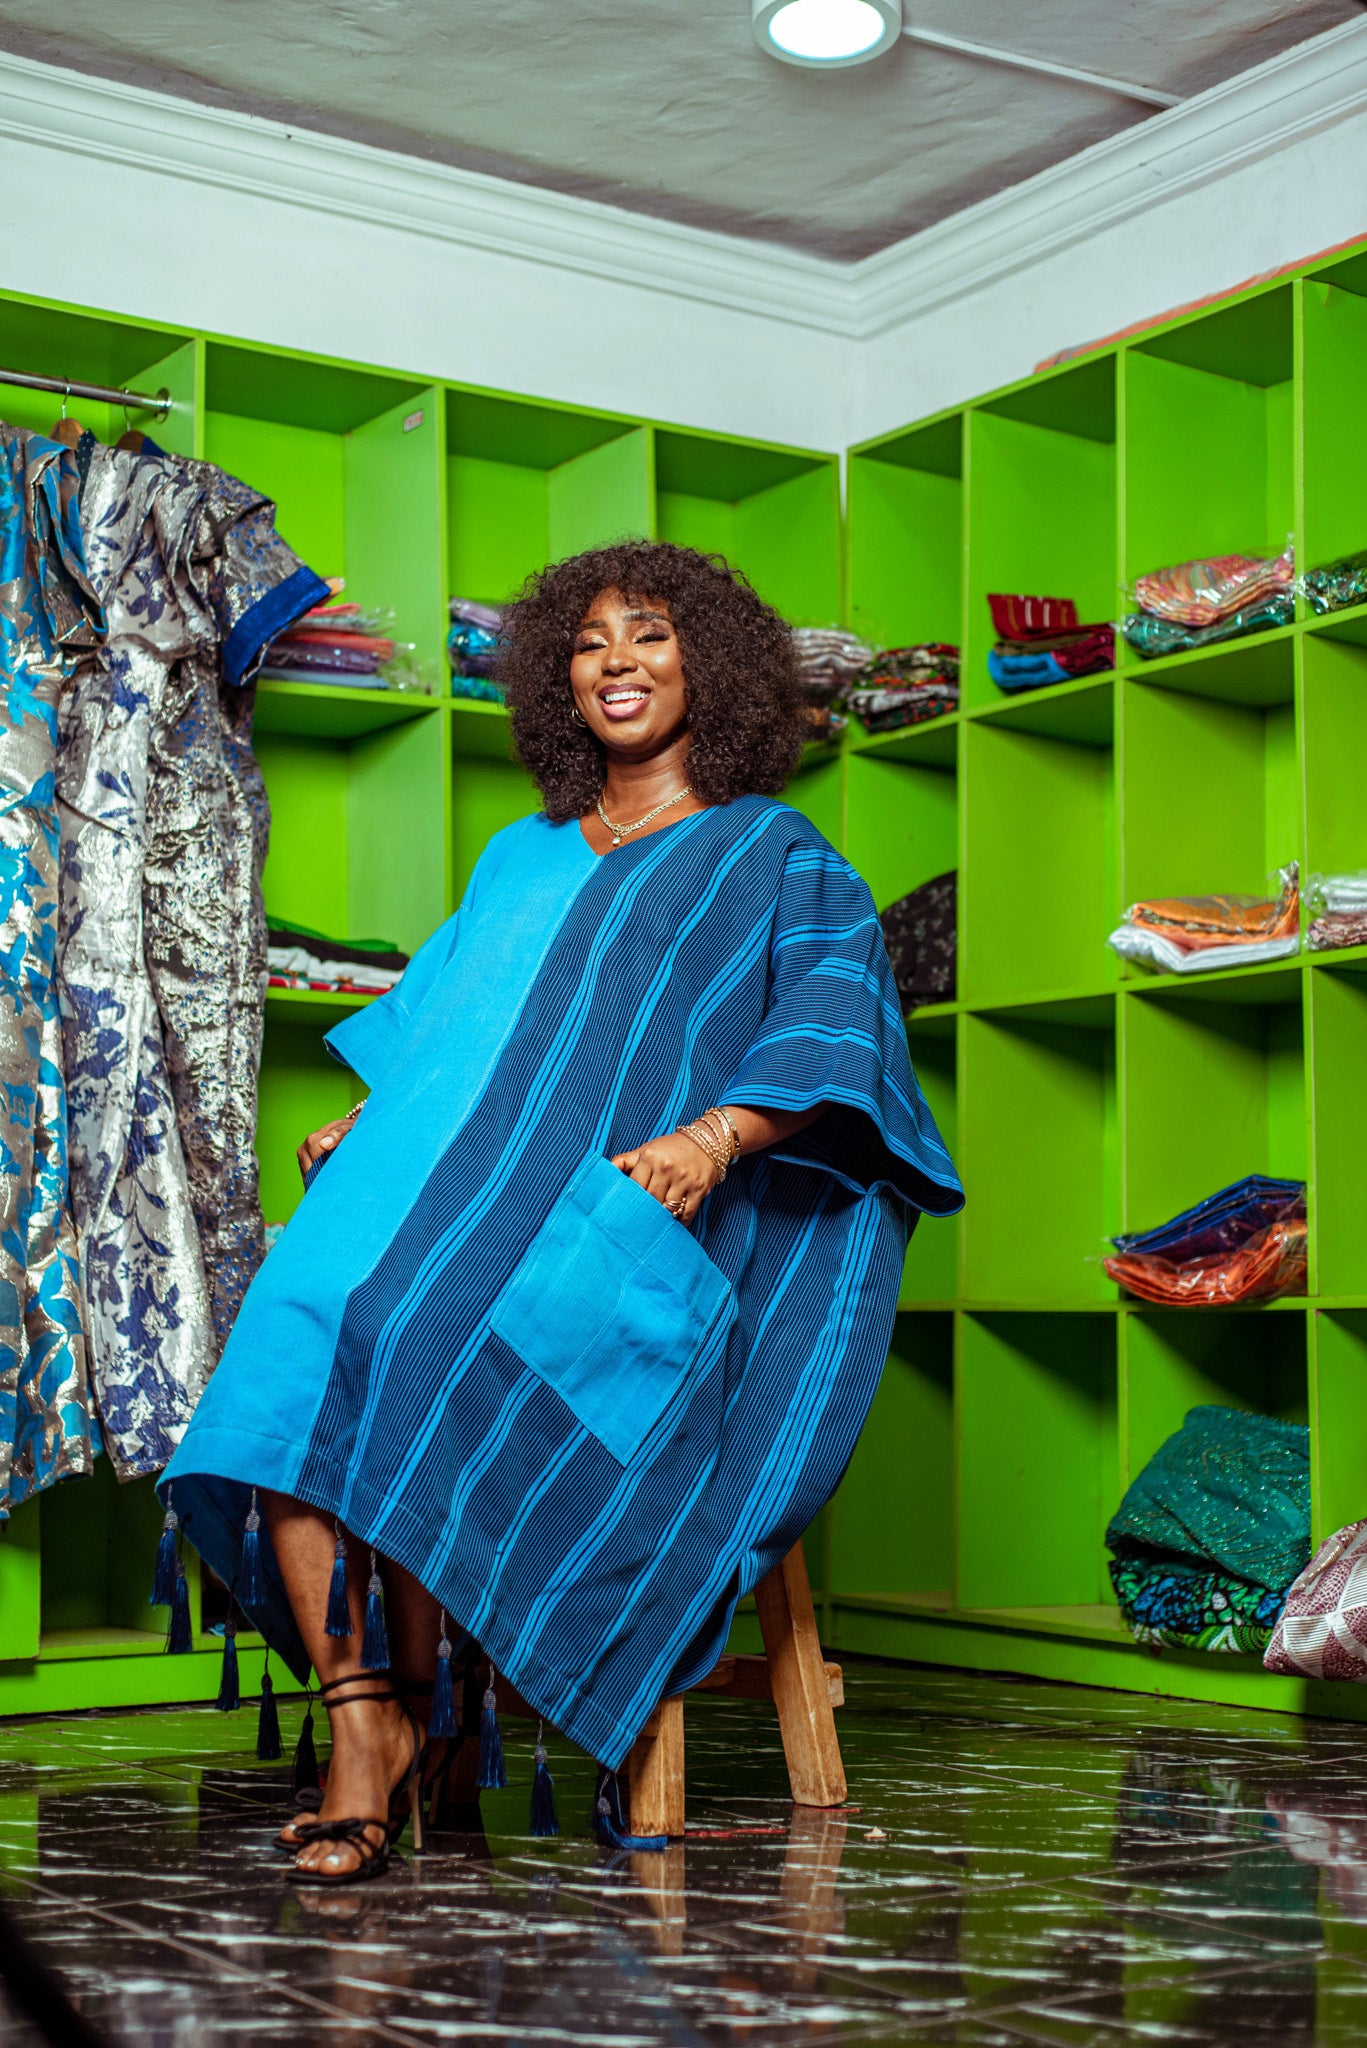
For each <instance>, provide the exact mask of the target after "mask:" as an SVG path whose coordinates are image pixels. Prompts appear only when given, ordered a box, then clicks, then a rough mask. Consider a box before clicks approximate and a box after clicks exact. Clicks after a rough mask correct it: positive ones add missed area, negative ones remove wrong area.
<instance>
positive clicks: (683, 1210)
mask: <svg viewBox="0 0 1367 2048" xmlns="http://www.w3.org/2000/svg"><path fill="white" fill-rule="evenodd" d="M612 1163H613V1165H614V1166H618V1167H620V1168H621V1170H622V1172H623V1173H625V1174H627V1175H628V1176H629V1177H630V1178H631V1179H632V1180H634V1181H635V1182H636V1183H637V1185H638V1186H640V1187H643V1188H644V1189H645V1191H646V1193H647V1194H648V1195H654V1197H655V1199H656V1201H657V1202H663V1204H664V1206H665V1208H666V1209H668V1210H669V1212H670V1214H671V1216H677V1217H678V1219H679V1221H680V1223H691V1222H692V1221H693V1218H694V1217H695V1216H696V1215H697V1213H698V1211H699V1209H700V1208H701V1207H702V1204H703V1202H704V1200H705V1198H706V1197H707V1196H708V1195H709V1194H711V1192H712V1190H713V1188H714V1187H715V1186H716V1185H717V1182H718V1181H719V1180H720V1178H721V1175H720V1174H719V1172H718V1171H717V1168H716V1167H715V1166H714V1165H713V1163H712V1161H711V1160H710V1159H709V1158H708V1156H707V1154H706V1153H705V1152H704V1151H703V1149H702V1147H701V1145H695V1144H694V1143H693V1140H692V1139H691V1138H685V1137H684V1136H683V1135H682V1134H681V1133H680V1132H678V1131H671V1132H670V1134H669V1136H668V1137H667V1138H652V1139H651V1140H650V1142H649V1144H646V1145H638V1146H637V1147H636V1149H635V1151H634V1152H619V1153H618V1154H617V1156H616V1158H615V1159H614V1160H613V1162H612Z"/></svg>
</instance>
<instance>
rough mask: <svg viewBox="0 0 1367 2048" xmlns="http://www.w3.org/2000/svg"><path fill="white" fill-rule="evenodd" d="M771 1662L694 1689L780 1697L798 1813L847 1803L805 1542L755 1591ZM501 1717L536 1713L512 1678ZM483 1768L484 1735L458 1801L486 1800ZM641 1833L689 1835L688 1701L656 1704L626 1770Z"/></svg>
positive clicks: (734, 1661) (834, 1695)
mask: <svg viewBox="0 0 1367 2048" xmlns="http://www.w3.org/2000/svg"><path fill="white" fill-rule="evenodd" d="M755 1606H756V1607H757V1609H758V1610H759V1625H760V1632H761V1634H762V1635H763V1637H764V1651H765V1654H764V1655H763V1656H762V1657H732V1656H726V1657H723V1658H722V1659H721V1662H720V1663H719V1664H718V1665H717V1666H716V1667H715V1669H714V1670H712V1671H710V1672H709V1673H708V1675H707V1677H706V1678H704V1679H702V1680H701V1681H700V1682H699V1683H698V1684H697V1685H695V1686H693V1687H692V1688H691V1690H692V1691H694V1692H710V1693H722V1694H725V1695H726V1696H728V1697H729V1698H731V1699H737V1700H772V1701H773V1703H774V1705H775V1707H776V1708H777V1710H778V1727H779V1734H780V1735H781V1736H782V1738H783V1754H784V1757H785V1759H786V1761H787V1765H788V1783H789V1785H790V1786H791V1787H792V1794H793V1801H794V1804H795V1805H797V1806H840V1805H841V1804H843V1802H844V1798H845V1767H844V1765H843V1764H842V1763H841V1761H840V1743H839V1740H838V1739H837V1736H836V1732H835V1713H834V1709H835V1708H836V1707H840V1706H843V1705H844V1703H845V1687H844V1682H843V1679H842V1676H841V1670H840V1666H839V1665H838V1664H827V1663H825V1662H824V1661H823V1659H822V1655H821V1640H820V1637H819V1636H818V1635H817V1632H816V1614H815V1612H814V1610H813V1607H812V1588H811V1582H810V1581H809V1579H808V1577H807V1560H806V1557H805V1555H804V1554H803V1549H802V1545H801V1544H800V1543H795V1544H794V1545H793V1547H792V1549H791V1550H790V1551H789V1552H788V1555H787V1556H786V1557H785V1558H784V1560H783V1562H782V1563H781V1564H777V1565H775V1566H774V1569H773V1570H772V1571H771V1572H770V1573H769V1574H768V1576H767V1577H766V1578H763V1579H761V1580H760V1582H759V1584H758V1585H757V1586H756V1588H755ZM496 1691H497V1696H498V1706H499V1712H500V1713H513V1714H524V1715H529V1716H530V1718H531V1719H532V1720H536V1719H537V1715H536V1712H535V1710H534V1709H533V1708H531V1707H529V1706H528V1705H527V1703H526V1701H525V1700H524V1699H523V1698H522V1697H521V1695H520V1694H519V1693H518V1692H517V1691H516V1690H515V1688H514V1687H513V1686H512V1685H511V1684H510V1683H509V1681H508V1680H507V1679H506V1678H504V1677H503V1675H502V1673H500V1674H499V1675H498V1678H497V1681H496ZM478 1764H479V1741H478V1737H477V1736H472V1737H470V1738H469V1739H468V1740H467V1741H464V1742H462V1744H461V1746H460V1752H459V1755H458V1756H457V1759H456V1763H455V1767H454V1770H453V1773H452V1793H453V1796H454V1797H455V1798H456V1799H457V1800H461V1799H470V1800H477V1799H478V1797H479V1794H478V1792H477V1790H476V1789H475V1787H476V1772H477V1769H478ZM623 1770H624V1775H625V1778H626V1784H627V1792H628V1798H629V1803H630V1811H631V1829H632V1833H633V1834H637V1835H682V1833H683V1832H684V1810H685V1801H684V1724H683V1695H682V1694H675V1696H674V1697H673V1698H671V1699H664V1700H661V1701H660V1704H659V1705H658V1706H657V1707H656V1709H655V1711H654V1713H653V1714H652V1715H651V1717H650V1719H649V1720H648V1721H647V1722H646V1725H645V1727H644V1728H643V1729H642V1730H641V1733H640V1735H639V1736H638V1737H637V1739H636V1743H635V1745H634V1747H633V1748H632V1751H631V1754H630V1756H629V1757H628V1758H627V1761H626V1764H625V1765H624V1767H623Z"/></svg>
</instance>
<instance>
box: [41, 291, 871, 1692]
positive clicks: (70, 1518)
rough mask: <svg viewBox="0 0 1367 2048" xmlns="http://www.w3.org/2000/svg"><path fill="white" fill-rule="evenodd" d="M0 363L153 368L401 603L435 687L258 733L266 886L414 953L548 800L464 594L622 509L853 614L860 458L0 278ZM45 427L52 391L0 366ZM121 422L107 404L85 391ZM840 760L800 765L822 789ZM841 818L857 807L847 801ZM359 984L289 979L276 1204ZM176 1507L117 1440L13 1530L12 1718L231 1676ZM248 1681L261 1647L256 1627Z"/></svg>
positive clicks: (323, 695) (314, 1113) (92, 369)
mask: <svg viewBox="0 0 1367 2048" xmlns="http://www.w3.org/2000/svg"><path fill="white" fill-rule="evenodd" d="M0 362H4V363H5V364H7V365H9V366H12V367H15V368H18V369H24V370H32V371H37V372H39V373H43V374H49V375H59V376H69V377H71V378H73V379H81V380H88V381H92V382H100V383H105V384H112V385H117V386H120V387H123V388H131V389H134V390H138V391H145V392H155V391H157V390H158V389H159V388H161V387H162V386H165V387H166V388H167V389H168V390H169V391H170V393H171V395H172V398H173V401H174V404H173V410H172V412H171V415H170V417H169V418H168V419H167V420H165V421H163V422H160V423H157V424H155V425H154V424H152V422H150V421H148V420H139V419H138V418H137V417H134V418H133V420H132V424H134V425H144V426H146V427H147V428H148V429H149V431H150V432H151V433H152V434H153V437H154V439H155V440H156V441H157V442H159V443H160V445H161V446H163V447H166V448H169V449H172V450H174V451H176V452H178V453H182V454H187V455H201V456H206V457H207V458H208V459H210V460H211V461H214V462H217V463H219V464H221V465H222V466H223V467H224V468H226V469H228V470H231V471H232V472H233V473H234V474H236V475H238V476H241V477H243V478H244V479H245V480H247V481H248V482H250V483H252V484H253V485H255V486H256V487H258V488H259V489H261V490H263V491H266V492H268V493H269V494H270V496H271V497H273V498H274V499H275V501H276V504H277V507H278V524H279V527H280V531H281V532H282V533H283V534H284V535H285V537H286V538H287V539H288V540H289V541H290V542H291V544H292V545H293V546H294V547H295V548H296V549H297V550H298V551H299V553H300V554H302V555H303V556H304V557H305V558H306V559H307V560H308V561H309V562H310V564H311V565H312V566H313V567H315V568H316V569H318V570H319V571H320V573H322V574H323V575H329V576H330V575H341V576H345V577H346V579H347V591H348V595H349V596H354V597H356V598H359V599H360V600H361V601H362V602H363V603H365V604H370V605H383V606H387V607H389V608H390V609H391V610H392V611H393V613H394V615H395V631H396V634H397V636H398V638H400V639H401V640H404V641H409V642H411V643H412V644H413V645H414V647H415V649H416V659H417V661H418V664H419V667H420V669H421V672H422V674H423V677H424V679H425V680H426V682H427V683H428V684H429V686H430V687H431V690H432V692H433V694H431V695H427V696H424V695H421V694H418V693H413V694H407V693H404V694H399V693H395V692H391V691H387V690H354V689H338V688H329V687H326V686H323V685H318V684H309V683H294V682H288V683H285V682H276V681H270V680H266V681H263V682H262V683H261V684H260V686H259V689H258V696H257V713H256V722H255V736H254V738H255V747H256V751H257V754H258V757H259V759H260V761H261V764H262V768H263V771H264V773H265V778H266V784H267V788H268V790H269V793H270V798H271V807H272V813H273V823H272V828H271V844H270V855H269V859H268V862H267V866H266V876H265V890H266V902H267V906H268V908H269V909H270V910H271V911H272V912H275V913H278V914H279V915H281V916H283V917H288V918H294V919H297V920H299V921H300V922H302V923H304V924H307V925H311V926H313V927H314V928H316V929H319V930H323V931H332V932H336V933H337V934H339V935H353V936H357V937H367V936H372V935H376V934H378V935H382V936H387V937H391V938H393V939H394V940H396V941H397V942H398V943H399V944H400V945H401V946H403V947H404V948H405V949H407V950H408V951H413V950H414V949H415V948H416V947H418V946H419V945H420V944H421V943H422V941H423V940H424V939H425V938H427V936H428V935H429V933H431V932H432V931H433V930H434V929H435V928H436V926H437V925H439V924H440V923H441V922H442V920H443V919H444V918H445V917H447V916H448V915H449V914H450V912H451V911H452V910H453V909H454V908H455V905H456V904H457V902H458V901H459V900H460V896H461V894H462V893H463V890H464V887H465V883H466V880H467V879H468V876H469V873H470V870H471V868H472V867H473V865H474V863H475V860H476V859H477V858H478V856H479V853H480V851H481V850H482V848H483V846H484V844H485V842H486V841H487V839H488V838H489V835H490V834H491V833H492V832H494V831H496V830H497V829H498V828H499V827H500V826H502V825H505V824H507V823H509V822H510V821H511V820H512V819H514V818H517V817H521V816H523V815H524V814H526V813H528V812H530V811H532V810H534V809H535V808H536V807H537V798H536V794H535V791H534V789H533V787H532V785H531V783H530V781H529V780H528V778H527V777H526V775H524V773H523V771H522V769H521V767H520V766H519V765H518V764H517V763H516V761H514V760H513V758H512V756H511V752H510V748H509V734H508V720H507V717H506V714H505V713H504V712H503V711H502V710H501V709H500V708H499V707H498V706H494V705H489V704H483V703H475V702H470V701H464V700H461V699H454V698H451V697H449V696H447V695H444V694H440V693H442V692H444V691H445V689H446V685H447V670H446V661H445V639H446V628H447V600H448V598H449V597H450V596H451V595H453V594H459V595H461V596H464V597H472V598H479V599H484V600H488V601H493V602H498V601H500V600H502V599H505V598H506V597H508V596H509V595H510V594H511V593H512V592H514V591H515V590H516V589H517V588H518V586H519V585H520V584H521V583H522V582H523V580H524V579H525V578H526V577H527V576H528V575H529V574H530V573H531V572H532V571H533V570H536V569H538V568H540V567H541V566H542V565H543V564H544V563H545V562H546V561H547V560H549V559H552V558H554V557H557V556H561V555H565V554H570V553H573V552H575V551H576V550H578V549H581V548H586V547H592V546H595V545H600V544H603V543H606V542H609V541H612V540H616V539H620V538H622V537H624V536H627V535H647V536H654V537H662V538H667V539H672V540H679V541H684V542H688V543H690V544H693V545H697V546H703V547H707V548H721V549H723V550H725V552H726V553H728V554H729V555H730V556H731V558H732V559H733V560H734V561H736V562H738V563H739V564H740V565H741V566H742V567H743V568H744V569H745V570H746V572H747V573H748V574H749V576H750V577H751V578H752V580H753V581H754V583H755V584H756V586H757V587H758V588H759V589H760V590H761V592H763V594H764V595H765V596H766V597H768V598H770V599H771V601H772V602H774V603H775V604H777V605H779V606H780V607H781V608H782V609H783V610H784V611H785V613H786V614H787V615H788V616H789V617H791V618H792V619H793V620H794V621H795V622H798V623H810V624H824V623H829V622H830V621H831V620H833V619H834V618H836V617H837V616H838V615H839V611H840V560H841V555H840V490H839V463H838V458H837V457H836V456H834V455H831V454H822V453H817V452H813V451H810V450H805V449H794V448H776V447H770V446H768V445H765V444H762V443H759V442H751V441H745V440H737V439H727V438H724V437H721V436H717V435H711V434H703V433H695V432H692V431H689V430H685V429H683V428H679V427H674V426H669V425H661V424H659V423H657V422H655V421H650V420H640V419H629V418H623V417H618V416H614V415H611V414H606V413H599V412H593V411H587V410H582V409H575V408H573V407H568V406H563V405H557V404H552V403H546V402H542V401H539V400H537V399H534V398H526V397H519V396H515V395H512V394H507V393H501V392H494V391H484V390H475V389H470V388H466V387H462V386H459V385H454V384H450V383H446V382H442V381H436V380H433V379H432V378H430V377H424V376H421V375H415V374H410V373H405V372H403V371H397V370H388V369H376V368H370V367H367V366H365V365H360V364H354V363H344V362H334V361H329V360H325V359H323V358H320V357H316V356H304V355H300V354H296V353H293V352H291V351H289V350H283V349H269V348H261V347H257V346H254V345H251V344H248V343H244V342H240V341H236V340H234V339H232V338H230V337H224V336H219V335H204V334H191V333H186V332H184V331H178V330H175V329H173V328H168V327H162V326H158V325H151V324H146V323H139V322H135V321H130V320H125V319H121V318H119V317H117V316H115V315H112V314H104V313H100V312H95V311H89V310H85V309H82V308H79V307H70V306H58V305H52V304H49V303H45V302H42V301H38V300H33V299H26V298H21V297H14V296H10V297H0ZM0 406H3V407H4V409H5V412H6V415H7V417H9V418H10V419H12V420H14V421H15V422H16V423H18V424H20V425H24V426H29V427H34V428H36V429H38V430H39V431H40V432H48V431H50V429H51V427H52V424H53V420H54V417H55V416H56V412H57V410H58V402H57V401H56V400H54V399H52V398H48V397H44V396H41V395H39V394H34V393H25V392H22V391H19V390H15V389H11V388H9V387H0ZM71 410H72V411H73V412H76V413H78V414H79V417H80V418H81V420H82V423H83V424H84V425H87V426H89V427H91V428H93V429H94V431H95V432H96V433H97V434H98V435H99V436H100V438H101V439H102V440H107V441H113V440H115V439H117V437H118V435H119V434H120V433H121V432H122V431H123V427H124V424H125V422H124V419H123V417H122V415H121V413H120V412H119V411H118V410H117V409H114V408H109V407H101V406H93V407H92V406H84V405H82V406H80V407H77V406H75V405H73V406H72V408H71ZM829 765H830V764H828V763H825V762H818V764H817V766H816V767H815V768H813V769H812V770H811V771H810V772H809V773H807V774H805V775H804V776H803V777H802V778H801V785H802V789H803V790H804V791H806V792H807V793H808V794H809V795H810V796H811V797H813V798H820V797H821V796H822V792H823V791H824V789H825V786H826V785H825V782H824V781H823V776H824V774H825V770H826V769H827V767H829ZM831 822H832V825H833V828H838V822H839V821H838V819H833V820H832V821H831ZM359 1000H360V999H358V998H355V997H346V996H333V995H314V994H309V993H306V992H300V991H295V990H273V991H271V993H270V994H269V996H268V998H267V1002H266V1032H265V1050H264V1055H263V1061H262V1072H261V1104H260V1124H259V1136H258V1152H259V1155H260V1160H261V1180H262V1199H263V1206H264V1208H265V1212H266V1215H267V1218H268V1219H269V1220H271V1221H283V1220H284V1219H286V1218H287V1217H288V1216H289V1215H290V1213H291V1212H292V1210H293V1208H294V1206H295V1204H296V1202H297V1201H298V1199H299V1192H300V1190H299V1176H298V1169H297V1167H296V1165H295V1157H294V1154H295V1147H296V1145H297V1144H298V1142H299V1139H300V1137H301V1136H302V1135H303V1134H304V1133H305V1132H306V1131H309V1130H312V1129H314V1128H315V1127H316V1126H317V1125H318V1124H320V1123H322V1122H323V1121H325V1120H326V1119H327V1118H329V1117H334V1116H338V1115H340V1114H342V1113H343V1112H344V1111H345V1110H346V1109H347V1108H349V1107H350V1104H351V1102H352V1100H353V1099H354V1093H355V1084H354V1082H353V1080H352V1077H351V1076H350V1075H349V1074H348V1073H347V1072H346V1071H345V1069H344V1068H342V1067H341V1066H339V1065H338V1064H337V1062H336V1061H335V1060H334V1059H332V1058H331V1056H330V1055H329V1054H328V1052H327V1051H326V1049H325V1047H324V1045H323V1033H324V1031H326V1029H327V1028H328V1026H329V1025H331V1024H333V1023H335V1022H337V1021H338V1019H339V1018H340V1017H342V1016H344V1015H345V1014H346V1013H347V1012H348V1010H350V1009H353V1008H355V1007H356V1005H357V1002H358V1001H359ZM159 1527H160V1514H159V1511H158V1508H157V1504H156V1500H155V1497H154V1494H153V1491H152V1487H151V1485H150V1483H140V1484H135V1485H132V1486H126V1487H119V1486H116V1485H114V1484H113V1483H112V1475H111V1473H110V1472H109V1470H108V1467H107V1466H105V1465H103V1464H102V1465H101V1467H100V1469H99V1470H98V1471H97V1473H96V1476H95V1478H94V1479H92V1480H84V1481H79V1482H73V1483H71V1484H69V1485H63V1486H59V1487H57V1488H55V1489H53V1490H52V1491H50V1492H48V1493H47V1494H45V1495H43V1496H42V1497H41V1498H40V1499H39V1500H38V1501H36V1502H34V1503H31V1504H26V1505H25V1506H24V1507H22V1508H20V1509H18V1510H17V1511H16V1512H15V1513H14V1515H13V1516H12V1517H11V1519H10V1521H9V1523H8V1525H7V1526H6V1527H5V1529H4V1532H3V1534H0V1714H9V1713H26V1712H52V1711H61V1710H70V1709H73V1708H79V1707H96V1706H99V1707H105V1706H133V1705H150V1704H157V1703H162V1702H180V1701H199V1700H205V1699H212V1697H213V1696H214V1692H215V1690H216V1687H217V1668H218V1657H219V1643H218V1640H217V1639H216V1638H215V1637H214V1636H213V1635H212V1634H211V1633H209V1630H210V1627H211V1625H212V1623H213V1622H214V1621H215V1620H221V1618H222V1614H223V1611H224V1601H225V1595H224V1593H223V1589H222V1588H221V1587H217V1586H215V1585H213V1584H212V1583H210V1582H206V1583H203V1584H201V1582H200V1578H199V1575H198V1568H197V1565H196V1563H195V1560H194V1558H193V1554H192V1553H190V1552H187V1562H188V1565H189V1569H190V1573H191V1600H192V1613H193V1616H194V1619H195V1622H196V1628H197V1634H196V1649H195V1652H194V1653H193V1654H192V1655H190V1656H185V1657H176V1658H167V1657H164V1656H162V1655H160V1654H159V1652H161V1650H162V1648H163V1637H164V1632H165V1624H166V1615H165V1610H163V1609H154V1608H151V1607H149V1606H148V1604H147V1593H148V1588H149V1584H150V1578H149V1570H150V1564H151V1560H152V1556H153V1552H154V1549H155V1544H156V1537H157V1532H158V1530H159ZM239 1643H240V1649H241V1654H242V1656H243V1658H244V1668H243V1686H244V1690H245V1691H248V1692H250V1691H252V1690H254V1689H255V1688H256V1687H257V1685H258V1684H259V1676H260V1670H261V1658H262V1649H261V1645H260V1643H259V1642H258V1641H257V1640H256V1639H254V1638H252V1637H250V1636H247V1637H242V1638H239Z"/></svg>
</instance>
